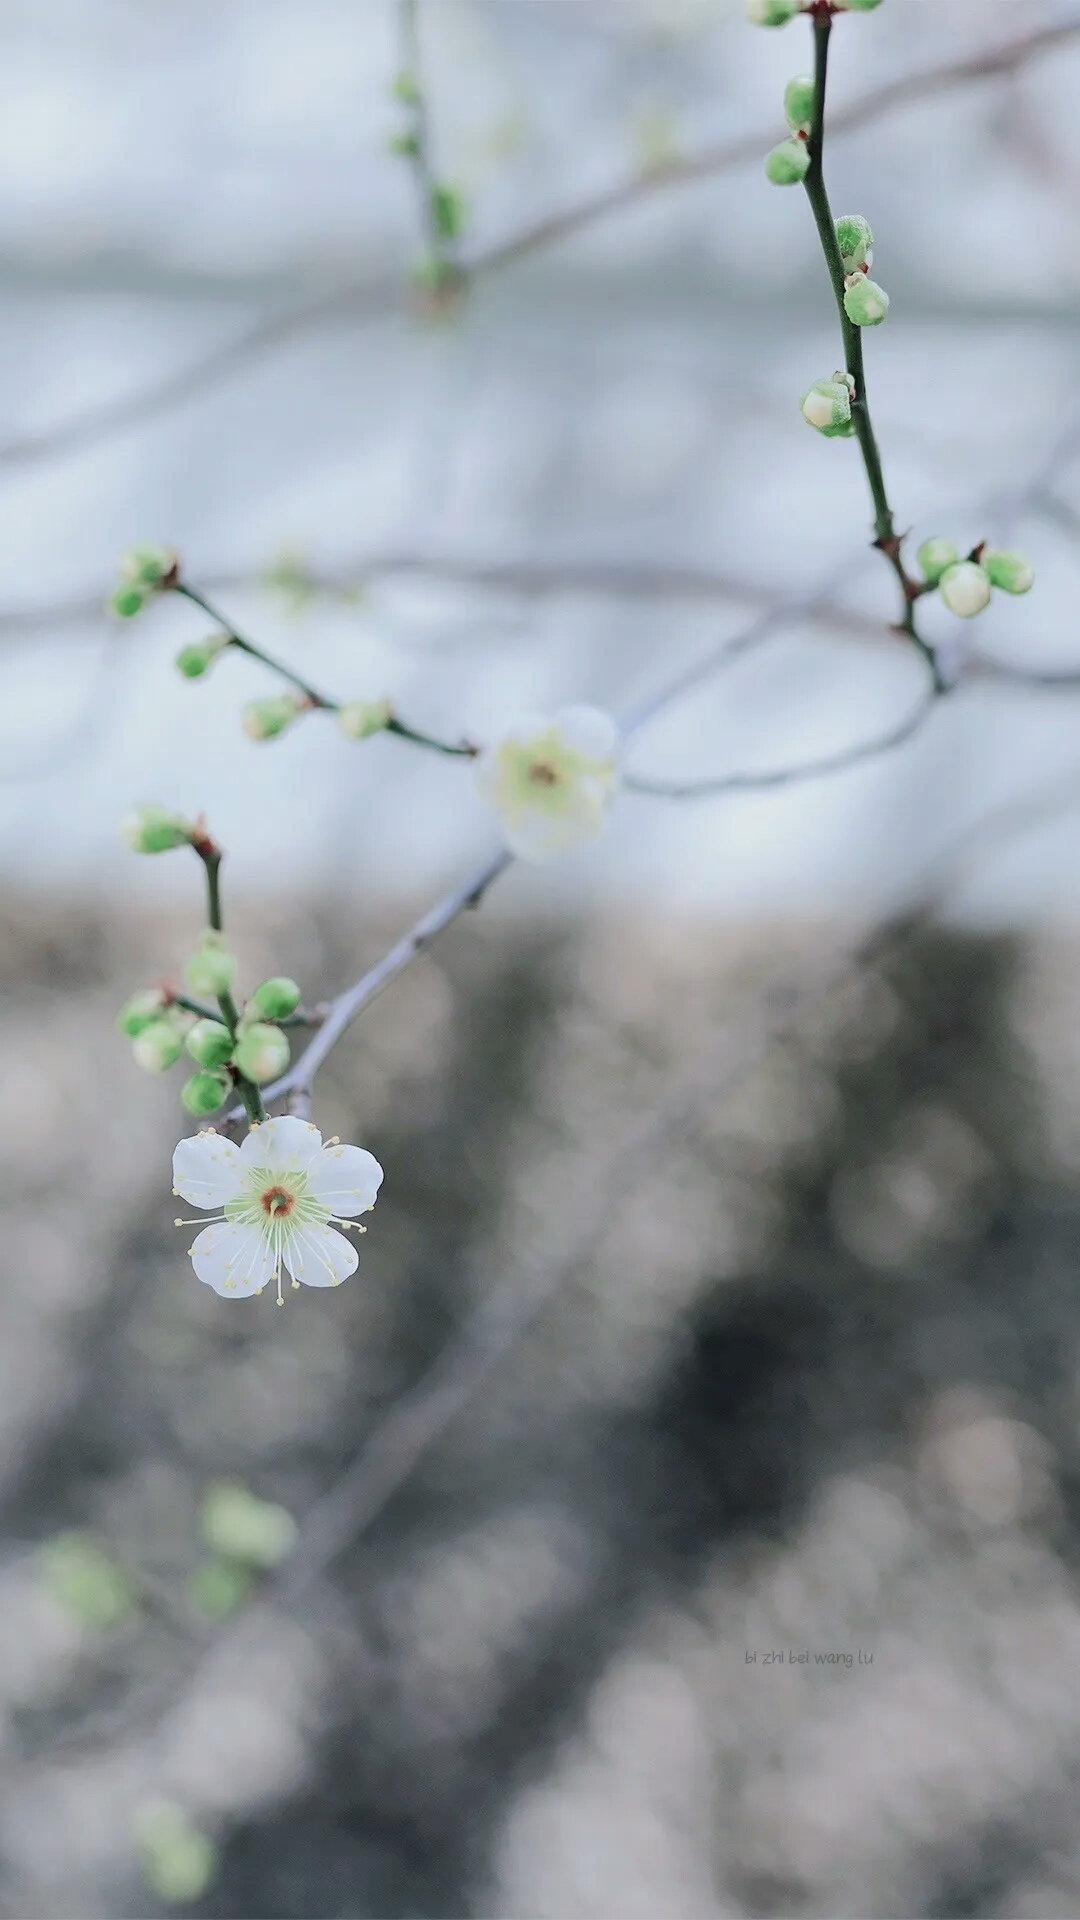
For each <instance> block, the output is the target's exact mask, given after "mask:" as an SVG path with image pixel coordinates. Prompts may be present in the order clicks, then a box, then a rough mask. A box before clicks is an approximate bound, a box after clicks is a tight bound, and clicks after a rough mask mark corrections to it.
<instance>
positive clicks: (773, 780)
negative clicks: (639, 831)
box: [624, 681, 942, 800]
mask: <svg viewBox="0 0 1080 1920" xmlns="http://www.w3.org/2000/svg"><path fill="white" fill-rule="evenodd" d="M941 698H942V690H941V688H940V687H939V686H938V684H937V682H936V681H935V682H933V683H932V684H931V685H930V687H929V688H928V690H927V691H926V693H925V694H924V695H923V697H922V699H921V700H920V702H919V704H918V706H917V707H916V708H915V709H914V711H913V712H912V713H910V714H909V715H908V717H907V719H906V720H902V721H901V722H900V724H899V726H896V727H892V728H890V729H889V731H888V732H887V733H880V734H877V735H875V736H874V738H873V739H870V740H864V741H862V742H861V743H860V745H858V746H855V747H844V748H841V749H840V751H839V752H837V753H830V754H826V755H825V756H824V757H823V758H822V759H820V760H805V761H803V763H802V765H801V766H799V765H796V766H793V767H772V768H768V769H763V770H762V771H761V772H760V773H752V772H751V773H728V774H720V775H718V776H717V778H716V779H714V780H649V779H645V778H643V777H640V776H638V775H635V774H628V775H627V776H626V779H625V781H624V785H625V786H626V787H627V789H628V790H629V791H630V792H631V793H646V794H653V795H656V796H657V797H659V798H661V799H665V800H703V799H706V798H710V797H712V796H715V795H716V794H721V793H752V792H755V791H758V790H761V789H764V788H767V787H794V786H799V785H800V784H801V783H802V782H803V781H807V780H820V779H823V778H824V777H825V776H826V775H827V774H832V773H846V772H847V771H848V769H849V768H850V767H857V766H860V765H862V764H863V762H865V761H867V760H878V759H881V758H882V757H883V756H884V755H885V754H888V753H892V752H893V751H894V750H895V749H896V748H897V747H902V746H904V745H905V744H906V742H907V741H908V740H911V739H913V738H914V736H915V735H916V734H917V733H919V732H921V730H922V728H923V727H924V726H925V725H926V722H927V721H928V720H929V718H930V715H931V714H932V713H933V711H934V708H935V707H936V705H937V703H938V701H939V700H940V699H941Z"/></svg>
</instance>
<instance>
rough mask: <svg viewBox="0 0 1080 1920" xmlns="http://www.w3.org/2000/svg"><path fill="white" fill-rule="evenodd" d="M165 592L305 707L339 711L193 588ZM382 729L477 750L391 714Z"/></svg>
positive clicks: (467, 752)
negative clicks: (292, 690) (197, 611)
mask: <svg viewBox="0 0 1080 1920" xmlns="http://www.w3.org/2000/svg"><path fill="white" fill-rule="evenodd" d="M168 591H169V592H170V593H178V594H179V595H180V596H181V598H182V599H184V600H190V601H191V603H192V605H193V606H196V607H199V608H201V610H202V612H203V613H205V614H206V615H207V616H208V618H209V619H211V620H212V621H213V622H214V625H215V626H216V627H218V628H220V630H221V632H222V633H224V634H226V635H227V636H228V640H229V645H230V646H231V647H234V648H235V649H236V651H237V652H238V653H246V654H247V655H248V657H249V659H252V660H258V661H259V663H260V664H261V665H262V666H264V667H268V668H269V669H270V672H271V673H276V674H277V676H278V678H279V680H284V681H285V682H286V683H287V685H288V686H290V687H293V688H295V690H296V691H297V693H300V694H302V695H303V697H304V700H305V701H306V703H307V705H308V706H309V707H311V708H313V709H314V710H316V711H317V712H321V713H340V712H341V702H340V701H339V700H331V699H330V698H329V697H328V695H326V694H324V693H320V692H319V690H318V688H317V687H313V686H312V684H311V682H310V681H309V680H305V679H304V677H303V675H302V674H299V673H297V672H296V671H295V669H294V668H292V667H289V666H286V665H285V663H284V661H282V660H278V659H276V658H275V656H274V655H273V654H272V653H267V652H266V651H265V649H264V648H263V647H260V646H256V644H255V642H254V640H248V639H247V638H246V636H245V635H244V634H242V633H239V632H238V631H237V629H236V627H235V626H234V625H233V623H232V622H231V621H230V620H226V618H225V616H224V614H222V613H221V612H220V611H219V610H218V608H217V607H216V606H214V604H213V603H212V601H210V600H208V599H207V598H206V596H205V595H204V594H202V593H199V592H197V591H196V589H195V588H194V587H189V586H188V585H187V584H186V582H185V581H183V580H178V581H177V582H176V583H175V585H174V586H172V587H170V588H169V589H168ZM382 731H383V732H385V733H395V734H397V735H398V737H399V739H402V740H409V741H411V742H412V744H413V745H414V746H417V747H428V748H430V750H431V751H432V752H433V753H447V754H452V755H455V756H457V757H464V758H467V759H475V757H476V755H477V753H478V752H479V748H478V747H474V746H473V745H472V743H471V741H468V740H460V741H449V740H436V739H435V738H434V736H433V735H432V734H430V733H421V732H419V730H418V729H417V728H416V727H410V726H407V725H406V723H405V721H404V720H399V719H398V717H397V715H396V714H394V713H391V715H390V718H389V719H388V720H387V721H386V723H385V725H384V727H383V729H382Z"/></svg>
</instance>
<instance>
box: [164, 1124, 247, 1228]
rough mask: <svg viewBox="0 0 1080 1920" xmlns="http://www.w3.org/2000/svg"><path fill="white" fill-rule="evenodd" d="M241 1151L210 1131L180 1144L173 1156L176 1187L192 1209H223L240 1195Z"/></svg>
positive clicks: (174, 1184)
mask: <svg viewBox="0 0 1080 1920" xmlns="http://www.w3.org/2000/svg"><path fill="white" fill-rule="evenodd" d="M242 1173H243V1167H242V1163H241V1160H240V1149H239V1147H235V1146H234V1145H233V1143H232V1141H231V1140H226V1139H225V1138H224V1137H223V1135H221V1134H220V1133H213V1132H211V1131H207V1132H205V1133H195V1134H192V1135H191V1137H190V1139H188V1140H181V1141H180V1143H179V1145H178V1146H177V1149H176V1152H175V1153H174V1154H173V1186H174V1187H175V1188H176V1191H177V1193H179V1194H182V1195H183V1197H184V1199H185V1200H188V1201H190V1202H191V1205H192V1206H193V1207H202V1208H204V1209H205V1208H208V1207H223V1206H224V1205H225V1202H226V1200H232V1199H233V1198H234V1197H235V1196H236V1195H237V1194H238V1193H239V1191H240V1182H241V1177H242Z"/></svg>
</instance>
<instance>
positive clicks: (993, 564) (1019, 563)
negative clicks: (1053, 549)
mask: <svg viewBox="0 0 1080 1920" xmlns="http://www.w3.org/2000/svg"><path fill="white" fill-rule="evenodd" d="M979 565H980V566H981V567H982V568H983V570H984V572H985V573H986V574H987V575H988V576H989V579H990V585H991V586H992V587H1000V588H1001V591H1002V592H1003V593H1029V592H1030V591H1031V588H1032V587H1033V586H1034V585H1035V569H1034V567H1033V566H1032V564H1031V561H1030V560H1029V559H1028V557H1027V555H1026V553H1018V552H1017V551H1016V548H1015V547H984V548H983V550H982V553H981V554H980V555H979Z"/></svg>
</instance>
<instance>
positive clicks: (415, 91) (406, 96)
mask: <svg viewBox="0 0 1080 1920" xmlns="http://www.w3.org/2000/svg"><path fill="white" fill-rule="evenodd" d="M393 90H394V92H395V93H396V95H397V97H398V99H399V100H404V102H405V104H406V106H410V107H414V106H416V104H417V102H418V101H419V100H420V99H421V97H422V96H421V93H420V88H419V87H418V86H417V83H416V81H415V79H414V78H413V75H412V74H411V73H409V72H408V70H407V69H406V68H404V67H403V68H402V70H401V72H400V73H397V74H395V75H394V86H393Z"/></svg>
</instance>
